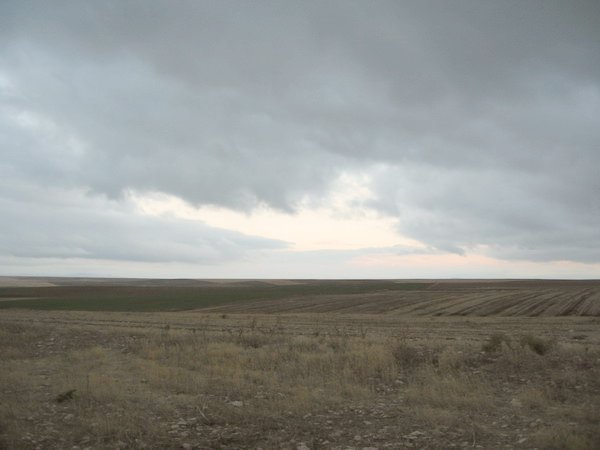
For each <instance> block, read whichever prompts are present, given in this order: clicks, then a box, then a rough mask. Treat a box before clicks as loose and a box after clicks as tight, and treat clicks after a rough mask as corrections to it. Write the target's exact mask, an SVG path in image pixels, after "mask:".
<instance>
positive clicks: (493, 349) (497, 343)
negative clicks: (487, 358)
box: [481, 333, 512, 353]
mask: <svg viewBox="0 0 600 450" xmlns="http://www.w3.org/2000/svg"><path fill="white" fill-rule="evenodd" d="M503 345H506V346H507V347H508V348H512V344H511V340H510V338H509V337H508V336H507V335H506V334H504V333H494V334H492V335H491V336H490V337H489V338H488V340H487V341H485V342H484V343H483V345H482V346H481V350H483V351H484V352H486V353H498V352H500V351H501V350H502V346H503Z"/></svg>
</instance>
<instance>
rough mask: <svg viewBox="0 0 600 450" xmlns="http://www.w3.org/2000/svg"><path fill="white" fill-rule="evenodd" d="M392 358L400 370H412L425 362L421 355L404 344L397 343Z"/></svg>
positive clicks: (415, 349) (410, 346) (413, 348)
mask: <svg viewBox="0 0 600 450" xmlns="http://www.w3.org/2000/svg"><path fill="white" fill-rule="evenodd" d="M392 356H393V357H394V360H395V361H396V364H397V365H398V366H399V367H400V368H402V369H414V368H415V367H418V366H419V365H421V364H422V363H423V362H424V361H425V358H424V356H423V354H422V353H421V352H420V351H419V350H418V349H417V348H415V347H413V346H412V345H409V344H407V343H406V342H399V343H397V344H396V345H394V347H393V348H392Z"/></svg>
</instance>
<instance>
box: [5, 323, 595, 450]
mask: <svg viewBox="0 0 600 450" xmlns="http://www.w3.org/2000/svg"><path fill="white" fill-rule="evenodd" d="M25 317H29V319H30V320H28V321H23V322H18V320H17V319H21V318H25ZM52 317H55V316H53V315H52V314H50V313H33V312H30V313H17V312H15V313H14V314H13V315H12V316H11V315H8V314H7V315H4V316H3V317H0V319H3V320H1V321H0V357H1V360H2V365H1V366H0V386H1V387H0V393H1V399H2V402H1V404H0V447H2V446H4V447H5V448H11V449H12V448H40V449H46V448H71V447H72V446H74V445H76V446H78V447H79V448H92V449H96V448H99V449H102V448H182V446H183V445H184V444H185V445H186V448H187V446H189V448H258V447H262V448H296V447H297V446H300V445H301V443H304V445H306V446H308V447H309V448H346V447H348V446H352V447H358V448H362V447H369V446H373V447H379V448H386V447H389V448H401V447H409V446H413V447H418V448H449V447H450V446H451V444H454V445H457V446H459V447H460V446H463V447H473V446H477V445H480V446H481V447H482V448H505V447H506V446H511V447H523V448H532V447H537V448H540V449H541V448H589V449H591V448H599V447H600V432H599V431H598V428H597V427H596V425H597V423H598V420H599V419H600V417H599V415H598V411H599V409H600V408H599V406H600V352H599V351H598V347H597V346H595V345H591V346H590V345H589V344H588V343H586V342H583V343H582V342H580V341H579V340H573V339H570V337H569V336H570V334H569V333H570V331H569V329H570V327H572V326H573V322H572V321H571V322H566V328H564V330H563V331H561V330H560V328H553V335H552V336H547V335H543V336H542V335H536V334H526V333H525V334H520V333H519V332H518V330H517V329H515V328H514V326H513V324H511V323H509V322H507V323H506V324H505V330H504V331H503V333H504V335H505V336H509V337H510V338H507V339H500V342H501V343H500V344H499V345H495V346H492V347H493V348H491V349H488V351H486V352H483V351H482V350H481V348H482V345H483V346H484V347H485V346H486V345H487V344H489V342H491V341H493V340H494V339H496V340H497V338H491V340H490V336H491V335H492V334H493V333H494V332H495V331H490V330H489V327H483V328H482V327H481V325H479V324H477V323H474V322H467V321H463V322H460V324H462V325H460V326H462V327H464V328H461V330H462V331H461V332H460V333H458V332H457V327H458V322H452V323H450V324H449V323H446V324H445V325H443V326H442V325H439V324H438V325H435V326H434V323H433V322H431V323H430V329H431V330H434V331H432V332H431V333H430V334H429V335H428V336H422V335H419V334H418V333H412V331H411V329H410V328H409V327H404V328H402V329H400V330H398V329H392V328H390V329H388V328H383V329H379V330H378V331H377V332H375V331H373V329H372V328H371V324H370V323H369V322H365V321H361V320H358V319H356V320H355V319H352V320H348V321H346V322H344V321H342V320H339V321H335V320H331V321H330V322H327V323H325V321H324V320H323V321H321V322H320V323H318V324H315V322H314V321H307V320H305V318H299V317H296V318H291V317H287V318H286V317H281V318H279V319H276V320H267V319H265V318H264V317H261V316H250V317H243V318H242V317H225V318H223V317H221V316H220V315H214V316H202V317H197V318H196V319H192V318H191V317H190V316H185V317H184V316H181V317H182V320H184V319H185V320H186V324H187V325H186V327H185V328H183V327H180V326H177V323H178V322H177V320H175V319H176V318H177V317H180V316H176V315H173V316H168V315H163V316H160V317H156V316H149V315H147V316H144V315H132V314H129V315H127V316H125V315H118V314H113V315H107V316H102V315H93V314H89V315H87V316H85V315H73V316H72V318H73V319H75V318H76V319H77V320H76V321H75V320H74V321H73V322H72V323H70V324H62V325H61V326H60V327H57V326H56V325H55V324H53V323H43V322H40V323H36V322H32V320H31V319H35V320H40V321H42V320H43V319H47V318H52ZM67 317H68V315H65V316H64V317H63V319H66V318H67ZM85 317H87V318H88V319H87V322H86V321H85V320H83V319H84V318H85ZM169 317H171V318H172V319H173V321H172V323H171V325H172V326H171V325H169V326H165V321H166V319H168V318H169ZM145 318H148V321H147V322H146V326H143V325H141V323H142V322H144V320H146V319H145ZM150 318H154V319H156V320H155V321H151V320H150ZM154 319H153V320H154ZM191 322H193V323H191ZM97 323H98V324H99V325H96V324H97ZM581 323H582V324H583V325H582V326H583V327H586V329H587V327H588V326H589V322H581ZM133 325H135V326H133ZM241 325H243V326H241ZM435 327H437V328H435ZM497 327H500V325H498V324H497ZM529 328H530V329H531V328H534V327H529ZM557 330H558V331H557ZM469 331H470V332H469ZM496 331H497V330H496ZM586 332H587V333H589V331H586ZM478 333H480V334H478ZM578 333H579V331H578ZM450 335H451V336H453V339H452V340H447V339H446V338H447V336H450ZM457 336H462V337H463V338H462V339H458V338H457ZM472 336H481V338H477V339H472ZM506 342H509V343H510V344H507V343H506ZM550 344H551V345H550ZM539 345H541V346H542V347H544V349H545V351H541V352H540V351H539ZM546 346H547V347H546ZM70 390H75V391H74V393H73V398H72V399H67V400H65V401H64V402H60V403H58V402H56V398H57V396H58V395H60V394H61V393H64V392H68V391H70Z"/></svg>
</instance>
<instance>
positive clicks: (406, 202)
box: [0, 0, 600, 278]
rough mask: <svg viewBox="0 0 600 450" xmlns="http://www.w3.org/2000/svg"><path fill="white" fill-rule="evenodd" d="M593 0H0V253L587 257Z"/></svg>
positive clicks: (26, 263)
mask: <svg viewBox="0 0 600 450" xmlns="http://www.w3.org/2000/svg"><path fill="white" fill-rule="evenodd" d="M598 24H600V2H598V1H597V0H589V1H584V0H572V1H564V0H561V1H553V0H527V1H522V0H504V1H496V0H472V1H471V0H469V1H467V0H457V1H446V0H438V1H432V0H414V1H403V0H393V1H385V0H377V1H354V0H340V1H333V0H320V1H310V0H301V1H300V0H289V1H275V0H271V1H264V0H257V1H252V2H250V1H229V0H223V1H218V2H217V1H177V2H171V1H166V0H164V1H147V0H143V1H142V0H139V1H125V2H124V1H121V0H114V1H112V0H106V1H101V2H97V1H80V0H73V1H61V0H58V1H55V2H47V1H28V0H18V1H17V0H4V1H1V2H0V274H2V275H40V276H116V277H162V278H600V51H598V49H600V27H599V26H598Z"/></svg>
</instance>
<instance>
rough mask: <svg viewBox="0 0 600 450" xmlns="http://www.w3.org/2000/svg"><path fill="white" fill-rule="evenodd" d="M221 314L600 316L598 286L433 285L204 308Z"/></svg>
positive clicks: (516, 282)
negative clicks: (421, 288)
mask: <svg viewBox="0 0 600 450" xmlns="http://www.w3.org/2000/svg"><path fill="white" fill-rule="evenodd" d="M205 310H206V311H212V312H221V313H239V314H243V313H270V314H281V313H285V314H289V313H328V314H330V313H336V314H338V313H343V314H386V315H390V314H391V315H399V316H527V317H536V316H600V282H598V281H554V280H532V281H525V280H514V281H493V280H486V281H434V282H432V284H431V285H430V287H429V288H428V289H425V290H415V291H411V290H399V291H391V290H388V291H379V292H373V293H361V294H346V295H311V296H298V297H291V298H286V299H276V300H259V301H253V302H240V303H235V304H230V305H222V306H218V307H213V308H206V309H205Z"/></svg>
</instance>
